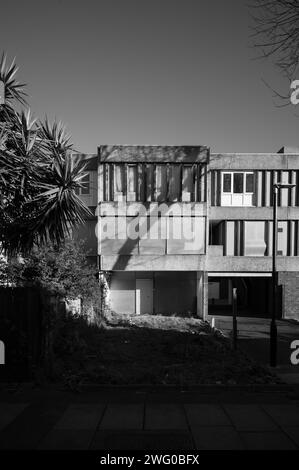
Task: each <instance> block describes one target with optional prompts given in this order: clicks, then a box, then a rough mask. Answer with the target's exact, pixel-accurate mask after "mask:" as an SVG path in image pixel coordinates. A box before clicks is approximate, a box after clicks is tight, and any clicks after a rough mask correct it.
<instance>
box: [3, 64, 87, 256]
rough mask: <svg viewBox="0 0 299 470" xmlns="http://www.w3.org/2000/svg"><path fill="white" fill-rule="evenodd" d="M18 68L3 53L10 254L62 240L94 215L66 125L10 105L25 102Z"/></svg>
mask: <svg viewBox="0 0 299 470" xmlns="http://www.w3.org/2000/svg"><path fill="white" fill-rule="evenodd" d="M16 71H17V68H16V67H15V65H14V64H11V65H10V66H8V67H6V61H5V58H4V56H3V57H2V60H1V62H0V74H1V75H0V78H1V77H2V80H3V78H4V80H3V81H4V84H5V97H6V99H8V102H9V104H5V105H3V106H0V243H1V246H2V249H4V251H5V253H7V254H15V253H28V252H29V251H30V250H31V249H32V248H33V246H34V245H40V244H46V243H49V242H52V243H55V244H57V245H59V244H60V243H62V242H63V241H64V239H65V237H66V236H68V235H70V232H71V229H72V228H73V227H74V226H75V225H77V224H81V223H83V221H84V219H85V218H86V216H89V215H91V214H90V212H89V210H88V208H87V207H86V206H85V205H84V203H83V202H82V201H81V199H80V198H79V197H78V196H77V194H76V189H77V188H78V187H80V186H81V179H82V178H83V177H84V176H85V174H86V173H85V167H84V165H83V164H82V162H81V161H80V160H78V157H77V158H75V157H74V156H73V155H72V154H71V150H72V145H71V144H70V138H69V136H68V135H67V134H66V131H65V128H64V126H63V125H62V124H61V123H57V122H54V123H53V124H51V123H50V122H49V121H48V119H46V120H45V122H44V123H43V122H37V121H36V119H33V118H32V117H31V114H30V111H28V112H26V113H25V112H24V111H22V112H21V113H17V112H16V111H14V110H13V108H12V107H11V106H10V103H11V101H12V100H17V101H19V102H20V103H21V104H23V103H24V96H25V93H24V92H23V88H22V87H23V85H20V84H19V83H18V82H16V81H15V79H14V76H15V73H16Z"/></svg>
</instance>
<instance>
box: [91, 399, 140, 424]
mask: <svg viewBox="0 0 299 470" xmlns="http://www.w3.org/2000/svg"><path fill="white" fill-rule="evenodd" d="M143 413H144V405H143V404H142V403H135V404H131V403H129V404H111V405H108V406H107V408H106V410H105V414H104V417H103V419H102V421H101V424H100V427H99V428H100V429H142V427H143Z"/></svg>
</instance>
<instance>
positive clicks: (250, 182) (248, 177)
mask: <svg viewBox="0 0 299 470" xmlns="http://www.w3.org/2000/svg"><path fill="white" fill-rule="evenodd" d="M246 193H253V173H249V174H247V175H246Z"/></svg>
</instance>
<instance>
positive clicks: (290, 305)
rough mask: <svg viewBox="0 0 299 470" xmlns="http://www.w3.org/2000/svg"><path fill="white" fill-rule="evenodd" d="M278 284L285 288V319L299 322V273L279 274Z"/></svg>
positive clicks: (283, 305)
mask: <svg viewBox="0 0 299 470" xmlns="http://www.w3.org/2000/svg"><path fill="white" fill-rule="evenodd" d="M278 283H279V284H281V285H282V286H283V294H282V315H283V318H294V319H296V320H299V271H297V272H281V273H279V276H278Z"/></svg>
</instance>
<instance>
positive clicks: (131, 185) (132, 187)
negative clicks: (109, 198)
mask: <svg viewBox="0 0 299 470" xmlns="http://www.w3.org/2000/svg"><path fill="white" fill-rule="evenodd" d="M136 188H137V168H136V165H129V166H128V192H129V193H136Z"/></svg>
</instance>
